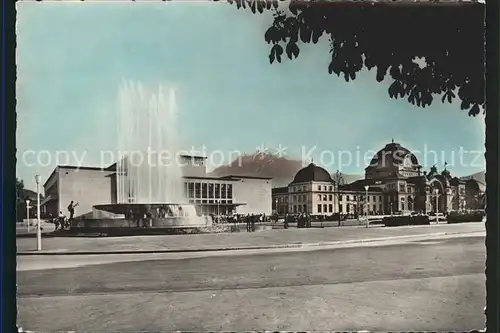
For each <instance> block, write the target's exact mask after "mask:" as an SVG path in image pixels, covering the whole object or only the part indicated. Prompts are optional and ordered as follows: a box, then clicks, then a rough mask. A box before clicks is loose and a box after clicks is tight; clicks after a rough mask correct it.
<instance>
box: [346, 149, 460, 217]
mask: <svg viewBox="0 0 500 333" xmlns="http://www.w3.org/2000/svg"><path fill="white" fill-rule="evenodd" d="M356 183H359V184H350V186H355V185H372V186H377V187H379V188H380V189H381V190H382V191H383V193H384V214H391V213H394V212H405V211H418V212H442V213H446V212H450V211H457V210H462V209H465V208H466V206H467V205H466V183H465V181H463V180H461V179H459V178H457V177H452V176H451V174H450V172H449V171H448V170H447V169H446V163H445V165H444V169H443V171H442V172H438V170H437V167H436V166H435V165H434V166H433V167H431V169H430V171H429V172H426V171H422V166H421V165H420V164H419V162H418V159H417V157H416V156H415V154H413V153H412V152H411V151H410V150H408V149H407V148H405V147H403V146H401V145H400V144H399V143H395V142H394V141H392V142H391V143H388V144H386V145H385V147H384V148H382V149H381V150H380V151H378V152H377V153H376V154H375V155H374V156H373V158H372V160H371V162H370V164H369V165H368V166H367V167H366V168H365V179H363V180H360V181H358V182H356Z"/></svg>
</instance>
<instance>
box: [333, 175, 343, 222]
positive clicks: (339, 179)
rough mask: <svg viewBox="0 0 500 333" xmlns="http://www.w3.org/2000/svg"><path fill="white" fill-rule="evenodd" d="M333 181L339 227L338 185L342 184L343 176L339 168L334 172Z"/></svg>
mask: <svg viewBox="0 0 500 333" xmlns="http://www.w3.org/2000/svg"><path fill="white" fill-rule="evenodd" d="M334 181H335V183H334V186H335V196H336V197H337V210H338V214H339V227H340V223H341V217H340V207H341V206H340V195H341V194H340V185H342V184H343V182H344V178H343V177H342V174H341V173H340V171H339V170H337V171H336V172H335V179H334Z"/></svg>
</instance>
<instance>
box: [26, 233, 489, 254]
mask: <svg viewBox="0 0 500 333" xmlns="http://www.w3.org/2000/svg"><path fill="white" fill-rule="evenodd" d="M465 234H467V236H472V237H473V236H474V235H475V234H481V235H482V234H483V231H473V232H438V233H429V234H420V235H403V236H390V237H379V238H367V239H351V240H344V241H332V242H318V243H303V244H279V245H267V246H241V247H238V246H234V247H223V248H205V249H203V248H201V249H163V250H161V249H158V250H118V251H72V252H68V251H58V250H52V251H40V252H38V251H34V250H33V251H18V252H17V255H18V256H58V255H64V256H71V255H106V254H161V253H196V252H200V253H203V252H223V251H244V250H249V251H251V250H269V249H286V248H306V247H319V246H332V245H342V244H355V243H375V242H380V241H388V240H397V239H414V238H416V239H418V238H422V237H424V238H426V237H427V238H428V237H431V238H432V237H438V236H447V235H465Z"/></svg>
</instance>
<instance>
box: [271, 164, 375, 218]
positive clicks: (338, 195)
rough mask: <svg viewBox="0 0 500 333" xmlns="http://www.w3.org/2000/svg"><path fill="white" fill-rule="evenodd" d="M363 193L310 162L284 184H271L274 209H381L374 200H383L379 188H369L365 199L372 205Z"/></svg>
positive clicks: (355, 211) (345, 211)
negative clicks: (344, 184)
mask: <svg viewBox="0 0 500 333" xmlns="http://www.w3.org/2000/svg"><path fill="white" fill-rule="evenodd" d="M366 194H367V191H366V189H365V188H364V187H363V188H362V189H358V188H357V187H356V186H355V187H352V188H347V187H345V186H342V185H340V186H338V184H336V183H335V181H334V180H333V179H332V177H331V175H330V174H329V173H328V171H326V170H325V169H324V168H322V167H319V166H317V165H316V164H314V163H311V164H309V165H308V166H306V167H305V168H303V169H301V170H299V171H298V172H297V174H296V175H295V177H294V179H293V181H292V182H291V183H290V184H289V185H288V186H287V187H278V188H273V202H274V211H275V212H276V211H277V213H278V214H286V213H289V214H299V213H307V214H310V215H332V214H336V213H339V212H340V213H341V214H345V215H359V214H366V213H371V214H375V213H376V212H377V209H380V207H379V206H377V203H380V202H381V200H382V195H381V193H380V190H379V189H378V188H377V187H373V186H370V187H369V188H368V202H370V200H372V202H373V204H372V206H370V205H368V204H366V203H365V197H366ZM276 208H277V210H276ZM370 209H373V211H371V210H370Z"/></svg>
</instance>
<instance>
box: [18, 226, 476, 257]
mask: <svg viewBox="0 0 500 333" xmlns="http://www.w3.org/2000/svg"><path fill="white" fill-rule="evenodd" d="M456 232H460V233H464V232H485V227H484V223H461V224H448V225H446V224H443V225H431V226H410V227H393V228H389V227H373V228H365V227H341V228H324V229H319V228H311V229H289V230H270V231H262V232H254V233H248V232H238V233H222V234H199V235H162V236H130V237H109V238H107V237H94V238H83V237H61V238H59V237H57V238H45V239H44V240H43V249H44V250H46V251H56V252H78V251H90V252H92V251H104V252H105V251H161V250H195V249H217V248H227V247H258V246H264V247H265V246H274V245H297V244H304V243H316V242H332V241H346V240H356V239H370V238H381V237H398V236H409V235H421V234H429V233H456ZM16 243H17V250H18V251H35V250H36V240H35V239H30V238H17V240H16Z"/></svg>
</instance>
